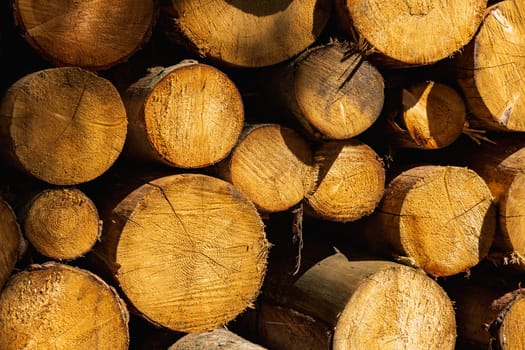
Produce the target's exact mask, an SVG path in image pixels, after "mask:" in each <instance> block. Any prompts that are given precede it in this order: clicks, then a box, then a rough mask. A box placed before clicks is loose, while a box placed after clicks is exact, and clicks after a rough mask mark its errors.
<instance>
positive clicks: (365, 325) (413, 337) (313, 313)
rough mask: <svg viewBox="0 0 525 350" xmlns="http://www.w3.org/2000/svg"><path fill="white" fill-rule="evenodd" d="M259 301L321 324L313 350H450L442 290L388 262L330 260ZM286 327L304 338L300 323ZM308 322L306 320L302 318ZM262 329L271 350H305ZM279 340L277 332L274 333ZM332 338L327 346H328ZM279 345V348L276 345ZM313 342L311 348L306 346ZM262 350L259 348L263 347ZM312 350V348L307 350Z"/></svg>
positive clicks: (449, 317)
mask: <svg viewBox="0 0 525 350" xmlns="http://www.w3.org/2000/svg"><path fill="white" fill-rule="evenodd" d="M273 292H274V293H277V294H275V295H274V294H272V295H270V294H269V293H270V291H269V292H268V293H267V292H265V295H270V296H269V298H275V299H277V300H278V304H280V305H284V306H286V307H287V308H290V309H294V310H296V311H297V312H299V313H302V314H304V315H306V316H308V317H309V318H313V319H316V320H319V321H321V322H322V323H325V324H326V325H327V326H328V327H329V329H330V333H323V332H315V333H314V334H315V336H316V337H323V336H326V337H327V338H325V339H319V338H318V339H313V340H311V342H310V345H311V344H317V345H316V346H318V345H321V346H322V347H316V348H315V349H320V348H326V345H322V344H331V347H330V348H331V349H335V350H337V349H386V348H400V349H454V345H455V339H456V328H455V327H456V323H455V318H454V310H453V308H452V303H451V301H450V299H449V297H448V296H447V294H446V293H445V292H444V290H443V289H442V288H441V287H440V286H439V285H438V284H437V283H436V282H435V281H434V280H433V279H432V278H430V277H428V276H427V275H426V274H425V273H424V272H423V271H421V270H417V269H414V268H411V267H408V266H405V265H401V264H397V263H394V262H390V261H379V260H368V261H367V260H360V261H349V260H347V258H346V257H345V256H344V255H342V254H340V253H337V254H334V255H332V256H330V257H328V258H326V259H324V260H322V261H320V262H318V263H317V264H316V265H314V266H313V267H312V268H310V269H309V270H307V271H306V272H305V273H304V274H303V275H302V276H301V277H299V279H298V280H297V281H296V282H294V284H293V285H292V287H291V288H289V289H286V290H285V291H283V292H279V291H277V292H276V291H273ZM294 319H295V322H297V323H294V322H291V323H288V324H287V325H286V328H289V329H290V333H291V334H293V335H302V336H303V337H304V336H306V337H312V336H313V334H312V333H308V334H304V333H305V332H304V329H303V328H302V327H303V326H308V327H309V326H310V325H311V322H309V323H306V324H304V323H300V320H301V317H295V318H294ZM303 319H308V318H303ZM269 322H271V321H270V320H268V322H267V323H266V324H265V320H264V319H259V324H265V326H264V327H265V331H266V333H267V337H268V338H271V339H272V349H288V350H289V349H310V348H311V347H304V346H310V345H308V344H309V341H308V340H305V339H301V340H298V341H293V342H290V341H286V337H273V334H271V333H270V332H273V331H274V330H276V331H277V334H278V333H279V332H280V331H279V328H281V329H282V328H283V327H284V326H283V327H277V326H273V325H270V324H268V323H269ZM280 333H281V334H282V332H280ZM330 336H332V340H330ZM280 340H282V341H283V343H282V344H276V343H277V342H278V341H280ZM312 342H313V343H312ZM263 345H265V344H263ZM311 349H314V348H311Z"/></svg>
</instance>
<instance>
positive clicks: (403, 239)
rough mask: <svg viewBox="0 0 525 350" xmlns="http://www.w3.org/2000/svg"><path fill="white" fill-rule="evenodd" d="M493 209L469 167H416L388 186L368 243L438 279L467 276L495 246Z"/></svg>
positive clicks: (488, 195)
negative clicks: (455, 275) (456, 275)
mask: <svg viewBox="0 0 525 350" xmlns="http://www.w3.org/2000/svg"><path fill="white" fill-rule="evenodd" d="M492 204H493V203H492V194H491V193H490V190H489V188H488V187H487V184H486V183H485V181H484V180H483V179H482V178H481V177H480V176H479V175H478V174H476V173H475V172H474V171H472V170H470V169H468V168H463V167H454V166H438V165H421V166H415V167H412V168H410V169H408V170H406V171H404V172H402V173H401V174H399V175H398V176H396V177H395V178H394V179H393V180H392V181H390V182H389V183H388V185H387V186H386V189H385V194H384V196H383V199H382V201H381V202H380V204H379V206H378V208H377V210H376V211H375V212H374V214H373V215H372V216H371V220H370V221H369V226H368V227H367V228H366V230H367V235H368V239H369V243H370V245H371V247H372V249H375V248H377V247H379V250H384V251H385V252H386V251H390V253H391V254H393V255H400V256H405V257H408V258H409V259H410V260H411V261H412V263H414V264H415V265H417V266H419V267H421V268H422V269H423V270H425V271H426V272H427V273H429V274H431V275H433V276H449V275H454V274H457V273H460V272H464V271H467V270H468V269H469V268H471V267H473V266H475V265H477V264H478V263H479V262H480V261H481V260H482V259H484V258H485V257H486V256H487V254H488V251H489V248H490V247H491V245H492V242H493V240H494V234H495V229H496V227H495V226H496V215H495V210H494V206H493V205H492ZM372 217H373V218H372ZM385 243H386V244H385ZM374 246H375V247H374Z"/></svg>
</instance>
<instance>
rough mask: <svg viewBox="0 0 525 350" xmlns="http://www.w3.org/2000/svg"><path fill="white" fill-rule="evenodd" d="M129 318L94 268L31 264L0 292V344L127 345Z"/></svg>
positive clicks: (113, 348)
mask: <svg viewBox="0 0 525 350" xmlns="http://www.w3.org/2000/svg"><path fill="white" fill-rule="evenodd" d="M128 319H129V315H128V312H127V309H126V306H125V304H124V302H123V301H122V300H121V299H120V297H119V296H118V295H117V293H116V292H115V290H114V289H113V288H111V287H110V286H109V285H107V284H106V282H104V281H103V280H102V279H100V278H99V277H98V276H96V275H95V274H93V273H92V272H89V271H87V270H83V269H79V268H75V267H71V266H68V265H63V264H60V263H55V262H47V263H45V264H43V265H32V266H31V267H29V268H28V269H26V270H24V271H22V272H19V273H17V274H16V275H14V276H13V277H12V278H11V279H10V280H9V281H8V282H7V283H6V285H5V287H4V289H3V290H2V293H1V294H0V348H2V349H6V350H10V349H13V350H14V349H28V350H29V349H35V350H40V349H107V350H120V349H121V350H125V349H128V346H129V334H128Z"/></svg>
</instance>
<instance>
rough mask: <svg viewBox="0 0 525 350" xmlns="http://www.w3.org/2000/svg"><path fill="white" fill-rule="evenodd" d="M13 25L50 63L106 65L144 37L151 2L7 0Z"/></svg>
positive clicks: (147, 33)
mask: <svg viewBox="0 0 525 350" xmlns="http://www.w3.org/2000/svg"><path fill="white" fill-rule="evenodd" d="M13 10H14V18H15V23H16V25H17V26H18V27H19V30H20V32H21V34H22V36H23V37H24V39H25V40H26V41H27V42H28V43H29V44H30V45H31V46H32V47H33V48H34V50H35V51H36V52H37V53H38V54H39V55H41V56H42V57H44V58H46V59H47V60H48V61H50V62H51V63H53V64H54V65H56V66H78V67H82V68H86V69H90V70H101V69H107V68H109V67H111V66H114V65H116V64H118V63H121V62H124V61H125V60H126V59H127V58H129V57H130V56H131V55H132V54H134V53H135V52H136V51H138V50H139V49H140V48H141V47H142V46H143V45H144V44H145V43H146V42H147V41H148V40H149V38H150V36H151V32H152V29H153V25H154V23H155V20H156V16H157V9H156V5H155V1H153V0H145V1H140V2H137V1H133V0H119V1H113V2H111V3H105V2H85V1H75V2H71V1H64V0H62V1H54V2H49V1H42V0H41V1H29V0H15V1H13Z"/></svg>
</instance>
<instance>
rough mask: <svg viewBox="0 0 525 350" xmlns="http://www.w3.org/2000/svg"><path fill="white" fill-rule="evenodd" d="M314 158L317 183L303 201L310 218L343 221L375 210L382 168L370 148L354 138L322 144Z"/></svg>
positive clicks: (383, 172)
mask: <svg viewBox="0 0 525 350" xmlns="http://www.w3.org/2000/svg"><path fill="white" fill-rule="evenodd" d="M314 159H315V163H316V166H317V167H318V168H319V175H318V181H317V185H316V188H315V190H314V191H313V192H312V193H310V194H308V195H307V196H306V200H305V203H306V204H307V206H308V208H309V209H310V213H311V214H312V215H313V216H316V217H320V218H323V219H326V220H334V221H342V222H345V221H354V220H357V219H359V218H361V217H363V216H366V215H369V214H371V213H372V212H373V211H374V210H375V208H376V206H377V204H378V203H379V201H380V200H381V197H382V196H383V190H384V188H385V168H384V165H383V162H382V161H381V160H380V159H379V156H378V155H377V154H376V153H375V151H374V150H373V149H372V148H370V147H369V146H368V145H366V144H365V143H363V142H361V141H359V140H355V139H354V140H348V141H332V142H326V143H324V144H323V145H322V146H321V147H320V149H319V150H318V151H317V152H316V153H315V156H314Z"/></svg>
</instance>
